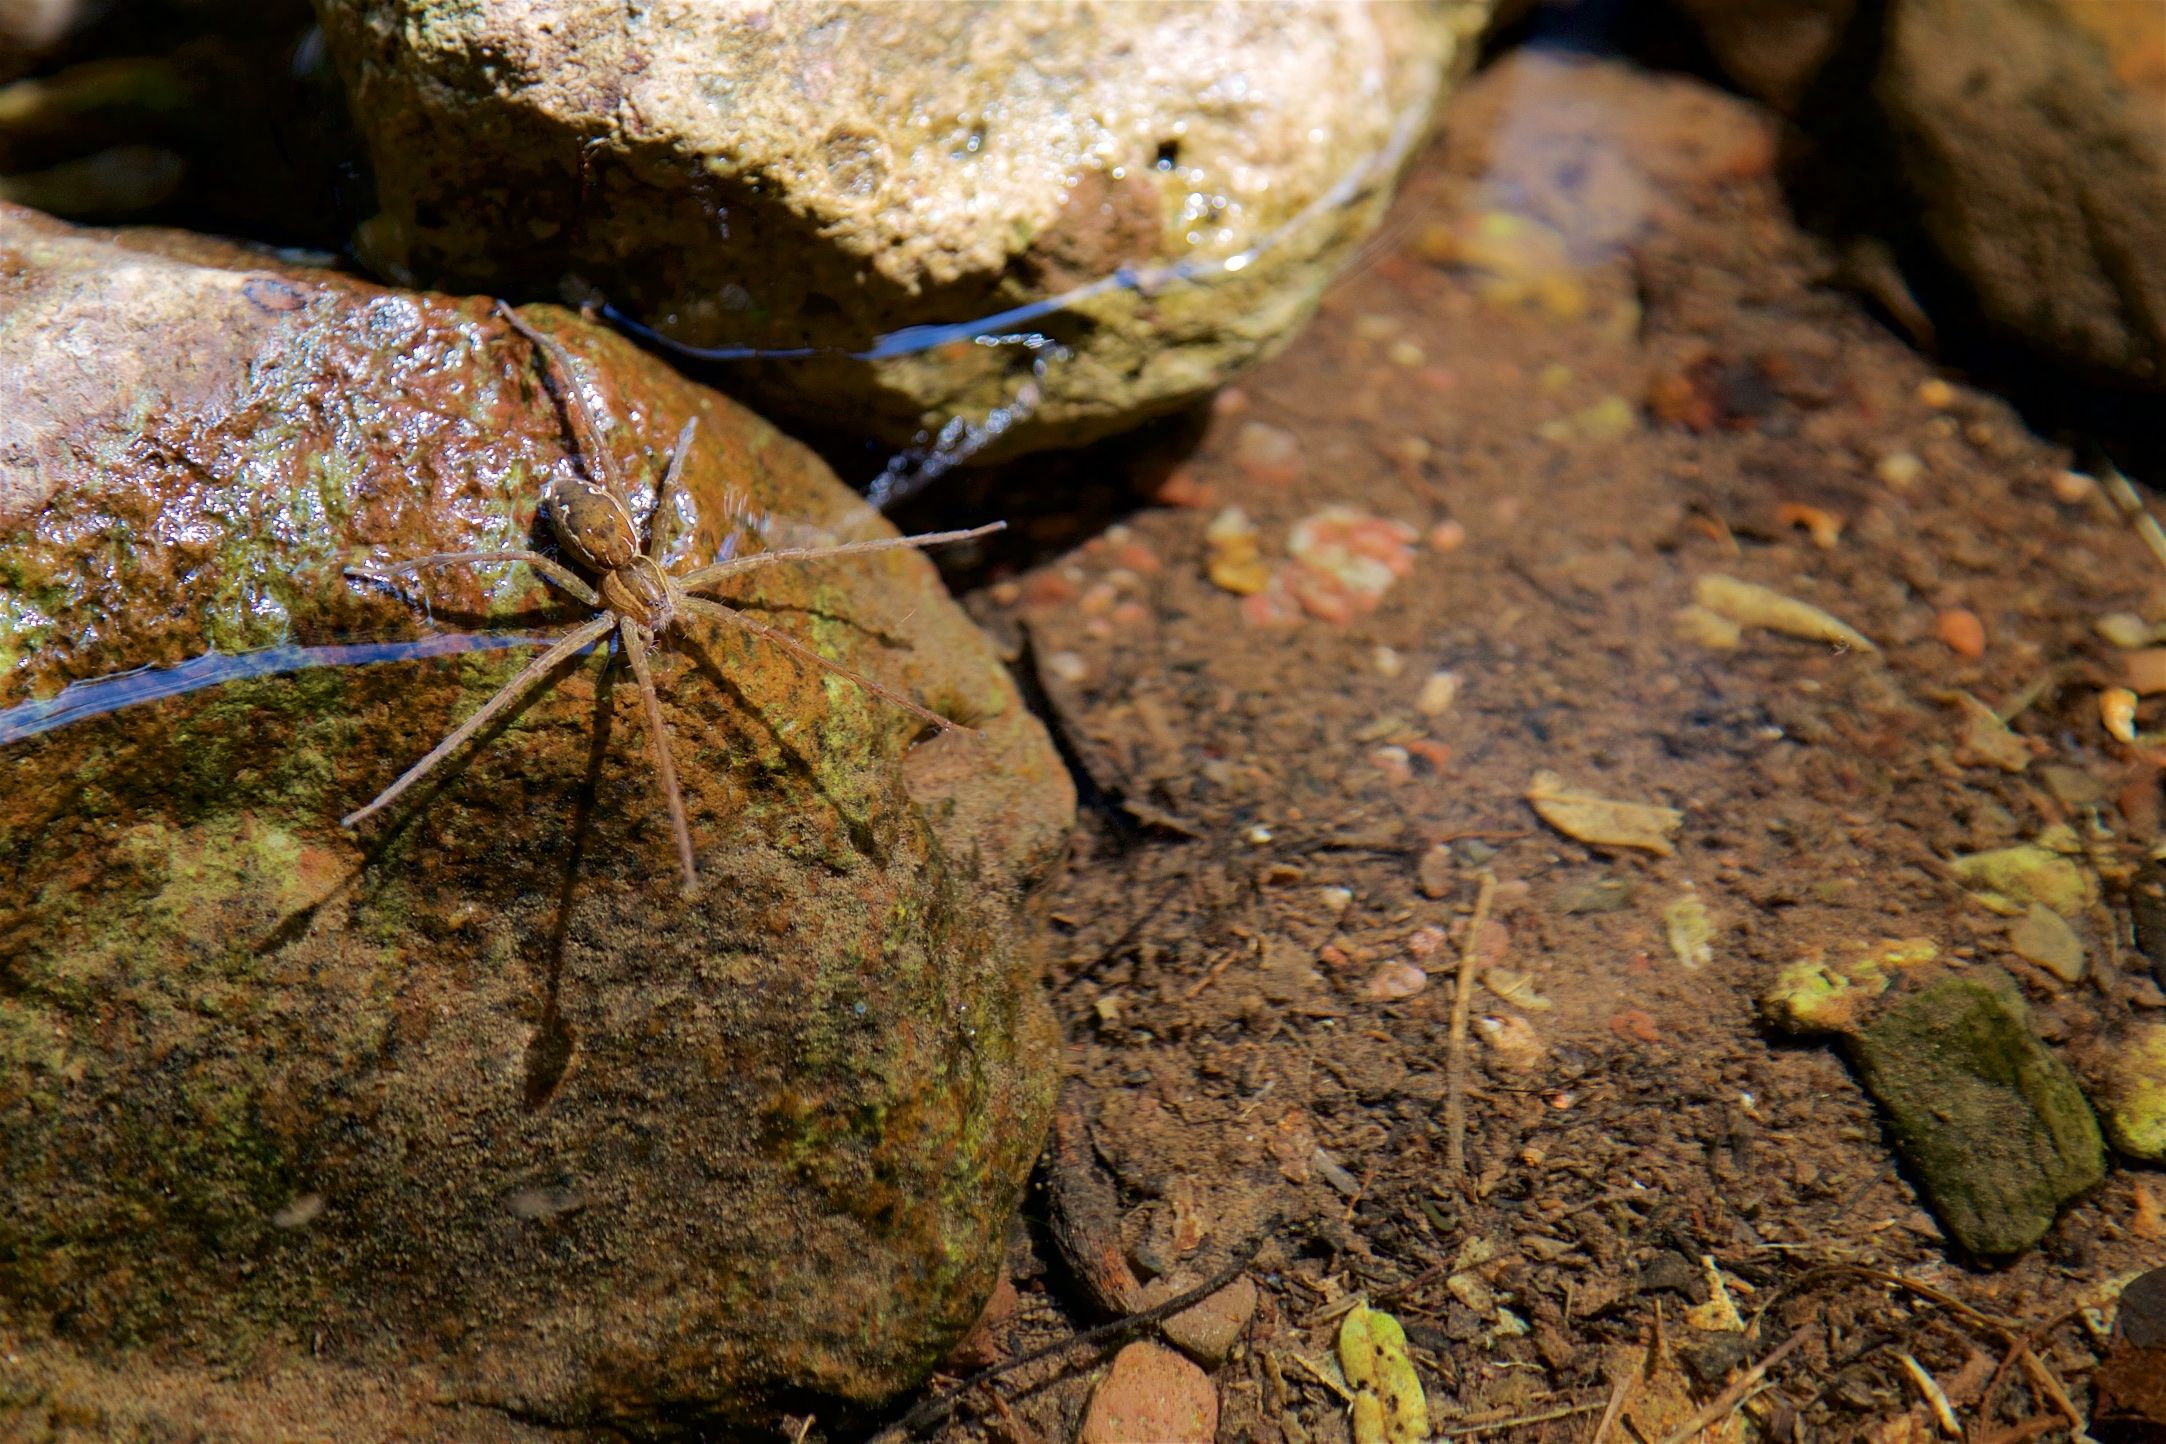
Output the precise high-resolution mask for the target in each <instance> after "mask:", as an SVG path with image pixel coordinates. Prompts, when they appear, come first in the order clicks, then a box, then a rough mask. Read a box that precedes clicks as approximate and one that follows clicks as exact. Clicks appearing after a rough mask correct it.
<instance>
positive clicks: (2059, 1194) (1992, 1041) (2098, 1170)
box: [1850, 968, 2106, 1255]
mask: <svg viewBox="0 0 2166 1444" xmlns="http://www.w3.org/2000/svg"><path fill="white" fill-rule="evenodd" d="M1850 1048H1851V1054H1852V1057H1853V1058H1854V1059H1855V1060H1856V1062H1857V1066H1858V1072H1859V1073H1860V1075H1861V1076H1862V1077H1863V1079H1864V1082H1865V1087H1866V1089H1867V1091H1868V1092H1870V1093H1871V1094H1872V1095H1873V1098H1874V1100H1875V1101H1876V1102H1878V1103H1879V1104H1880V1106H1881V1108H1882V1110H1883V1111H1884V1112H1885V1113H1886V1115H1887V1118H1888V1123H1889V1127H1890V1129H1891V1131H1892V1132H1893V1133H1894V1135H1895V1141H1896V1145H1897V1147H1898V1148H1899V1149H1900V1150H1901V1152H1902V1156H1903V1161H1904V1162H1905V1163H1907V1164H1908V1165H1909V1166H1910V1168H1911V1170H1912V1172H1913V1173H1914V1175H1915V1176H1916V1178H1917V1180H1918V1183H1919V1185H1920V1187H1921V1188H1922V1189H1923V1190H1924V1192H1925V1195H1926V1199H1927V1201H1928V1202H1929V1203H1930V1204H1931V1205H1932V1208H1933V1212H1934V1214H1935V1216H1936V1217H1938V1218H1939V1219H1940V1221H1941V1224H1942V1225H1943V1226H1944V1227H1945V1228H1946V1229H1947V1230H1948V1232H1949V1233H1950V1234H1951V1235H1953V1236H1954V1238H1955V1240H1956V1241H1957V1242H1958V1243H1960V1244H1961V1245H1962V1246H1963V1247H1964V1248H1966V1249H1969V1250H1970V1251H1971V1252H1972V1253H1976V1254H1985V1255H1997V1254H2011V1253H2016V1252H2019V1251H2021V1250H2023V1249H2026V1248H2029V1247H2030V1246H2031V1245H2032V1244H2034V1243H2036V1242H2037V1241H2038V1240H2039V1239H2040V1238H2041V1237H2043V1236H2044V1234H2045V1232H2046V1230H2047V1229H2048V1228H2050V1227H2051V1226H2052V1224H2053V1219H2054V1216H2055V1214H2057V1213H2058V1212H2059V1211H2060V1208H2061V1205H2062V1204H2064V1203H2067V1202H2068V1201H2069V1200H2070V1199H2072V1198H2074V1197H2076V1196H2077V1195H2078V1194H2080V1193H2082V1192H2083V1191H2084V1190H2086V1189H2088V1188H2090V1187H2091V1186H2092V1185H2094V1184H2096V1183H2097V1182H2098V1181H2099V1180H2100V1179H2101V1178H2102V1177H2104V1176H2105V1169H2106V1156H2105V1145H2104V1141H2103V1140H2102V1139H2101V1137H2100V1136H2099V1129H2098V1120H2097V1119H2096V1118H2095V1117H2093V1116H2092V1113H2091V1106H2090V1104H2089V1103H2087V1102H2086V1101H2084V1096H2083V1091H2082V1089H2081V1088H2080V1087H2079V1086H2078V1084H2077V1082H2076V1077H2075V1075H2074V1073H2072V1072H2071V1071H2070V1070H2069V1068H2068V1066H2067V1065H2066V1064H2065V1063H2063V1062H2061V1060H2060V1059H2059V1058H2057V1057H2055V1056H2054V1055H2053V1053H2052V1052H2050V1051H2049V1050H2048V1049H2047V1048H2046V1045H2045V1044H2044V1043H2042V1042H2040V1041H2039V1039H2038V1037H2037V1035H2036V1034H2035V1033H2033V1032H2032V1031H2031V1026H2030V1015H2029V1010H2028V1009H2027V1008H2025V1007H2024V1005H2023V1000H2022V997H2021V995H2020V994H2019V993H2018V992H2017V991H2016V985H2015V983H2014V981H2013V980H2012V979H2010V978H2009V977H2008V975H2007V974H2006V973H2003V972H2001V971H2000V970H1999V969H1997V968H1985V969H1978V970H1975V971H1973V972H1971V973H1967V974H1964V975H1960V976H1958V975H1949V976H1944V977H1941V978H1939V979H1937V980H1935V981H1933V982H1931V983H1928V984H1926V985H1925V986H1923V987H1922V988H1920V989H1918V990H1917V991H1916V992H1913V993H1911V994H1909V995H1908V996H1906V997H1904V998H1902V999H1901V1000H1899V1001H1897V1002H1895V1003H1893V1004H1891V1005H1890V1006H1889V1007H1888V1008H1887V1009H1886V1010H1885V1011H1883V1012H1881V1013H1880V1014H1879V1015H1878V1016H1877V1017H1876V1018H1875V1019H1874V1020H1873V1022H1872V1023H1871V1024H1870V1025H1869V1026H1867V1027H1866V1028H1864V1029H1863V1030H1862V1031H1861V1032H1859V1033H1858V1034H1857V1035H1856V1036H1855V1037H1854V1038H1852V1039H1851V1040H1850Z"/></svg>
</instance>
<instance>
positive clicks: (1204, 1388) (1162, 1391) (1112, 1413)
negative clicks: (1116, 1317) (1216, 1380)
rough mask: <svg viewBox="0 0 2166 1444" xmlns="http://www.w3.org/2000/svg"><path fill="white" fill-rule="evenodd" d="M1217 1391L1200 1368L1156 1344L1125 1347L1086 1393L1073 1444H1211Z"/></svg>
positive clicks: (1215, 1415) (1214, 1430)
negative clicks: (1088, 1399) (1088, 1396)
mask: <svg viewBox="0 0 2166 1444" xmlns="http://www.w3.org/2000/svg"><path fill="white" fill-rule="evenodd" d="M1217 1436H1218V1391H1217V1390H1215V1389H1213V1388H1212V1387H1211V1381H1210V1380H1209V1379H1208V1378H1206V1377H1204V1372H1203V1370H1201V1369H1199V1368H1197V1367H1196V1366H1195V1365H1194V1364H1191V1363H1190V1362H1189V1361H1188V1360H1186V1359H1184V1358H1182V1357H1181V1356H1180V1355H1179V1354H1176V1353H1175V1352H1173V1350H1171V1349H1168V1348H1166V1347H1164V1346H1163V1345H1160V1344H1130V1345H1129V1346H1128V1347H1127V1348H1125V1349H1122V1350H1121V1351H1120V1352H1119V1353H1118V1354H1115V1355H1114V1356H1113V1368H1112V1369H1111V1371H1109V1372H1108V1373H1107V1374H1106V1376H1105V1378H1104V1379H1103V1380H1101V1381H1100V1382H1099V1385H1098V1388H1097V1389H1096V1390H1095V1391H1094V1392H1093V1393H1092V1394H1091V1402H1090V1407H1089V1409H1088V1410H1086V1411H1085V1412H1084V1415H1083V1428H1082V1429H1081V1431H1080V1432H1078V1433H1077V1435H1076V1440H1077V1444H1142V1441H1144V1440H1150V1441H1152V1444H1210V1441H1211V1440H1213V1439H1215V1438H1216V1437H1217Z"/></svg>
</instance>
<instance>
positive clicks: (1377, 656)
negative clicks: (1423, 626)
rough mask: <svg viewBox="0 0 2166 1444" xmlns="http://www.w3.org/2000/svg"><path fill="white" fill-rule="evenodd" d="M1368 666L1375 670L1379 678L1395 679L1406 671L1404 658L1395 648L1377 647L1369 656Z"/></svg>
mask: <svg viewBox="0 0 2166 1444" xmlns="http://www.w3.org/2000/svg"><path fill="white" fill-rule="evenodd" d="M1369 665H1370V666H1372V667H1374V668H1376V675H1377V676H1379V677H1396V676H1398V675H1399V674H1400V673H1401V672H1404V671H1405V670H1406V658H1404V657H1402V656H1400V655H1399V651H1398V649H1397V648H1396V647H1384V646H1379V647H1378V648H1377V649H1376V650H1375V651H1374V652H1372V653H1370V654H1369Z"/></svg>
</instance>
